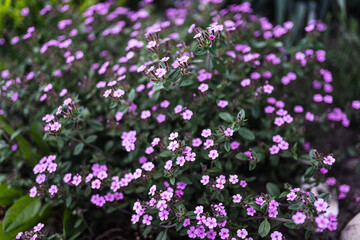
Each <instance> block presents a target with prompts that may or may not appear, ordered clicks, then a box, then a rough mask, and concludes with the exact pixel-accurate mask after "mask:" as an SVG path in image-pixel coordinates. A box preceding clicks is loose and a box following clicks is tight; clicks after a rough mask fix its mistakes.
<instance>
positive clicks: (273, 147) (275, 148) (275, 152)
mask: <svg viewBox="0 0 360 240" xmlns="http://www.w3.org/2000/svg"><path fill="white" fill-rule="evenodd" d="M269 151H270V154H271V155H274V154H278V153H279V151H280V148H279V147H278V146H276V145H273V146H272V147H271V148H269Z"/></svg>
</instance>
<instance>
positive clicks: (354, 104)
mask: <svg viewBox="0 0 360 240" xmlns="http://www.w3.org/2000/svg"><path fill="white" fill-rule="evenodd" d="M351 106H352V107H353V108H354V109H360V101H359V100H354V101H352V103H351Z"/></svg>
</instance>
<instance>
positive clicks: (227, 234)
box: [219, 228, 230, 239]
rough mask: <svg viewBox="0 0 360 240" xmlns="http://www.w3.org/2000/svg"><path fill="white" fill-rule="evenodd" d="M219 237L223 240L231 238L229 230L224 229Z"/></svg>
mask: <svg viewBox="0 0 360 240" xmlns="http://www.w3.org/2000/svg"><path fill="white" fill-rule="evenodd" d="M219 236H220V237H221V239H227V238H228V237H229V236H230V235H229V229H227V228H222V229H221V231H220V232H219Z"/></svg>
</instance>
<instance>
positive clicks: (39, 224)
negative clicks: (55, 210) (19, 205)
mask: <svg viewBox="0 0 360 240" xmlns="http://www.w3.org/2000/svg"><path fill="white" fill-rule="evenodd" d="M43 227H44V224H43V223H38V224H37V225H36V226H35V227H34V232H39V231H40V230H41V229H42V228H43Z"/></svg>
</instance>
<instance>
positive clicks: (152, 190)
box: [149, 185, 156, 196]
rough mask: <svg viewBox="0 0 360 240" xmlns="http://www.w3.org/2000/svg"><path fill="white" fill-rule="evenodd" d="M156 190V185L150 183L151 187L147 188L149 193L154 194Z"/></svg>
mask: <svg viewBox="0 0 360 240" xmlns="http://www.w3.org/2000/svg"><path fill="white" fill-rule="evenodd" d="M155 191H156V185H152V187H151V188H150V190H149V195H151V196H154V194H155Z"/></svg>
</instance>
